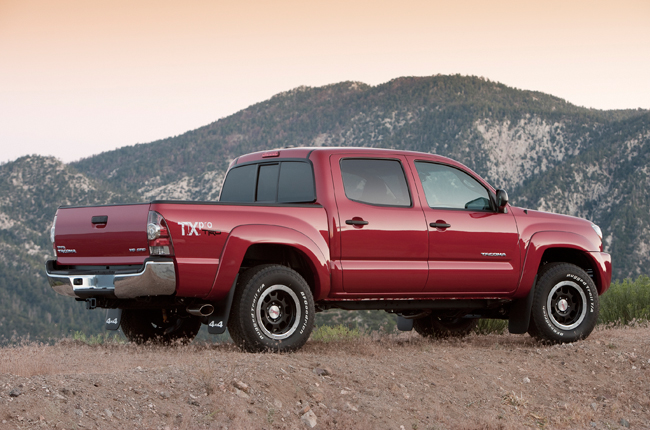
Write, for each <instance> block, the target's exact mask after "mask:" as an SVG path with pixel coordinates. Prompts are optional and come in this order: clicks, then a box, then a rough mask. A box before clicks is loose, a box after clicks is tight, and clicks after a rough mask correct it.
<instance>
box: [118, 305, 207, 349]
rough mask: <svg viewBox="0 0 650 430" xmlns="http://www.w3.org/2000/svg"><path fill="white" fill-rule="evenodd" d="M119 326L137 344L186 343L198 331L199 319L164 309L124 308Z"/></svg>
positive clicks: (199, 326)
mask: <svg viewBox="0 0 650 430" xmlns="http://www.w3.org/2000/svg"><path fill="white" fill-rule="evenodd" d="M120 326H121V327H122V332H124V335H125V336H126V338H127V339H128V340H130V341H131V342H134V343H137V344H143V343H146V342H152V343H159V344H164V345H167V344H171V343H174V342H180V343H182V344H188V343H190V342H191V341H192V340H193V339H194V338H195V337H196V335H197V333H198V332H199V329H200V328H201V321H200V320H199V319H198V318H196V317H184V318H183V317H179V316H177V315H174V314H173V313H171V312H170V311H167V310H165V309H124V310H122V321H121V323H120Z"/></svg>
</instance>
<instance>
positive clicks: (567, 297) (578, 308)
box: [546, 281, 587, 330]
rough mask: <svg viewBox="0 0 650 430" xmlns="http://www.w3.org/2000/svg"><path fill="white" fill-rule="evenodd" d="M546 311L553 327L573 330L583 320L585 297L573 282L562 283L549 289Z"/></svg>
mask: <svg viewBox="0 0 650 430" xmlns="http://www.w3.org/2000/svg"><path fill="white" fill-rule="evenodd" d="M546 311H547V313H548V317H549V319H550V320H551V323H552V324H553V325H554V326H556V327H557V328H559V329H561V330H573V329H575V328H576V327H578V326H579V325H580V324H582V322H583V321H584V319H585V316H586V314H587V297H586V296H585V293H584V291H583V289H582V288H580V286H579V285H578V284H576V283H575V282H573V281H562V282H560V283H558V284H556V285H555V286H554V287H553V288H551V291H550V292H549V294H548V298H547V300H546Z"/></svg>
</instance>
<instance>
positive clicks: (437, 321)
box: [413, 314, 478, 338]
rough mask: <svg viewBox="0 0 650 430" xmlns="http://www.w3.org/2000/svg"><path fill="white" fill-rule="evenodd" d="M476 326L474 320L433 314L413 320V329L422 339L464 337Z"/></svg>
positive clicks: (476, 322) (476, 321)
mask: <svg viewBox="0 0 650 430" xmlns="http://www.w3.org/2000/svg"><path fill="white" fill-rule="evenodd" d="M477 325H478V319H475V318H444V317H439V316H437V315H435V314H431V315H428V316H426V317H423V318H418V319H416V320H413V328H414V329H415V331H416V332H417V333H418V334H419V335H420V336H423V337H430V338H445V337H465V336H467V335H468V334H470V333H471V332H472V330H474V329H475V328H476V326H477Z"/></svg>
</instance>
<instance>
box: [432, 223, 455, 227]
mask: <svg viewBox="0 0 650 430" xmlns="http://www.w3.org/2000/svg"><path fill="white" fill-rule="evenodd" d="M429 226H431V227H435V228H449V227H451V224H447V223H446V222H432V223H431V224H429Z"/></svg>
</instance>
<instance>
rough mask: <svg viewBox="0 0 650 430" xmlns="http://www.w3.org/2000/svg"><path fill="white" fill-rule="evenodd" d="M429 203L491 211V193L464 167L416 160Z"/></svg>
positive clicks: (452, 207)
mask: <svg viewBox="0 0 650 430" xmlns="http://www.w3.org/2000/svg"><path fill="white" fill-rule="evenodd" d="M415 167H416V169H417V171H418V176H419V177H420V181H422V188H424V194H425V196H426V198H427V203H428V204H429V207H431V208H436V209H467V210H474V211H491V210H492V205H491V203H490V194H489V193H488V190H487V189H485V187H484V186H483V185H481V184H480V183H479V182H478V181H477V180H476V179H474V178H472V177H471V176H470V175H468V174H467V173H465V172H463V171H462V170H459V169H456V168H454V167H451V166H447V165H444V164H437V163H428V162H424V161H416V162H415Z"/></svg>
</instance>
